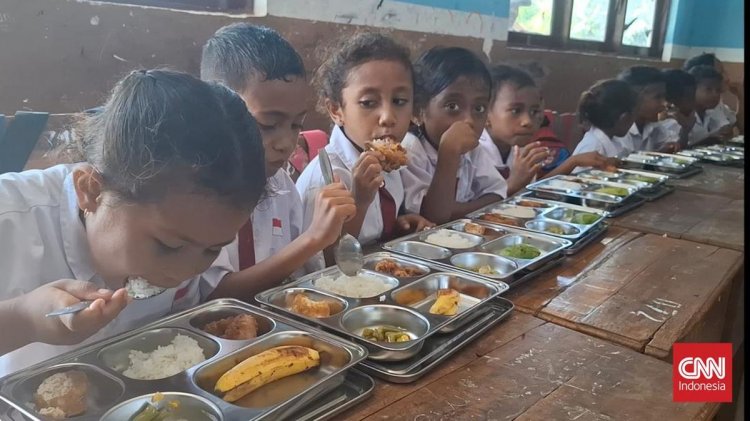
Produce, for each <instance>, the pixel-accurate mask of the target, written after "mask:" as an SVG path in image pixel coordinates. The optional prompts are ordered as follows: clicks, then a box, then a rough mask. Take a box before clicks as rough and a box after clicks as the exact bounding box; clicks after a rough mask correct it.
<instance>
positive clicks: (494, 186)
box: [401, 133, 508, 213]
mask: <svg viewBox="0 0 750 421" xmlns="http://www.w3.org/2000/svg"><path fill="white" fill-rule="evenodd" d="M401 145H403V147H404V149H406V151H407V156H408V157H409V162H408V164H406V168H405V169H404V170H403V171H402V173H401V178H403V180H404V189H405V191H406V193H405V194H406V199H405V203H406V210H407V211H409V212H414V213H420V211H421V208H422V200H423V199H424V197H425V195H426V194H427V190H428V189H429V187H430V183H431V182H432V178H433V177H434V176H435V169H436V167H437V161H438V151H437V150H436V149H435V148H434V147H433V146H432V145H431V144H430V143H429V142H428V141H427V140H424V139H420V138H418V137H417V136H414V135H413V134H411V133H408V134H407V135H406V137H405V138H404V140H403V141H402V142H401ZM456 177H457V178H458V187H457V188H456V198H455V199H456V202H458V203H466V202H470V201H472V200H475V199H477V198H479V197H481V196H484V195H485V194H490V193H492V194H496V195H498V196H500V197H502V198H505V197H506V196H507V195H508V183H506V182H505V179H504V178H503V177H502V176H501V175H500V173H499V172H498V171H497V169H496V168H495V166H494V164H493V163H492V161H490V158H489V157H488V156H487V155H486V154H485V153H484V150H483V149H482V148H480V147H478V146H477V147H476V148H474V149H473V150H471V151H470V152H468V153H465V154H463V155H461V163H460V164H459V166H458V173H457V174H456Z"/></svg>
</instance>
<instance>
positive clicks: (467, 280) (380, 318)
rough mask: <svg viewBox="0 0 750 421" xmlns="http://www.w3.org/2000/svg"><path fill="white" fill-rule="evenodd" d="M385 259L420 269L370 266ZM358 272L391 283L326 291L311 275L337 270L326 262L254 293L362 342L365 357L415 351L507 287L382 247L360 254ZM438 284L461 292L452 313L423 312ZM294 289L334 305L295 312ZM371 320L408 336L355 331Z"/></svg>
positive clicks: (294, 315) (300, 317) (268, 302)
mask: <svg viewBox="0 0 750 421" xmlns="http://www.w3.org/2000/svg"><path fill="white" fill-rule="evenodd" d="M386 259H389V260H392V261H395V262H396V263H397V264H399V265H402V266H408V267H413V268H418V269H420V270H422V271H423V272H424V274H423V275H420V276H414V277H394V276H391V275H386V274H383V273H380V272H377V271H375V265H377V263H378V262H381V261H383V260H386ZM362 273H364V274H367V275H370V276H374V277H377V278H379V279H381V280H383V281H384V282H386V283H389V284H390V285H391V286H392V287H391V288H390V289H388V290H387V291H384V292H383V293H381V294H378V295H376V296H373V297H368V298H350V297H346V296H343V295H339V294H336V293H334V292H329V291H328V290H326V289H324V288H321V287H319V286H318V285H316V281H318V280H319V279H320V278H322V277H334V278H335V277H338V276H340V275H341V272H340V271H339V269H338V268H337V267H335V266H332V267H329V268H326V269H323V270H321V271H318V272H315V273H311V274H309V275H306V276H303V277H301V278H300V279H298V280H296V281H294V282H292V283H289V284H286V285H283V286H280V287H276V288H272V289H269V290H267V291H263V292H261V293H259V294H257V295H256V296H255V299H256V300H257V301H258V302H259V303H261V305H262V306H265V307H268V308H270V309H271V310H272V311H274V312H280V313H282V314H285V315H288V316H290V317H292V318H295V319H297V320H301V321H304V322H306V323H310V324H313V325H315V326H318V327H320V328H323V329H325V330H327V331H330V332H335V333H336V334H338V335H343V336H344V337H346V338H348V339H351V340H353V341H356V342H357V343H359V344H362V345H364V346H366V347H367V349H368V351H369V356H368V357H369V358H370V359H377V360H390V361H395V360H403V359H406V358H410V357H411V356H412V355H414V354H415V353H417V352H418V351H419V348H420V347H421V346H422V345H423V343H424V339H425V338H428V337H430V336H431V335H433V334H435V333H437V332H443V333H446V332H452V331H454V330H456V329H457V328H459V327H461V325H462V324H463V323H465V322H468V321H469V320H470V319H471V318H472V317H473V315H474V310H475V309H476V308H479V307H480V306H481V305H482V304H484V303H486V302H487V301H488V300H490V299H492V298H493V297H495V296H497V295H498V294H501V293H503V292H505V291H506V290H507V289H508V285H507V284H505V283H504V282H496V281H492V280H489V279H485V278H482V277H480V276H477V275H475V274H471V273H463V272H460V271H455V270H451V269H449V268H445V267H442V266H440V265H436V264H434V263H431V262H425V261H420V260H417V259H411V258H408V257H404V256H400V255H396V254H393V253H387V252H379V253H374V254H370V255H367V256H365V258H364V268H363V270H362ZM441 288H453V289H455V290H457V291H458V292H459V293H460V294H461V298H460V302H459V313H458V314H456V315H454V316H442V315H435V314H430V313H429V308H430V307H431V305H432V303H433V302H434V301H435V299H434V293H435V292H436V291H437V290H438V289H441ZM298 293H304V294H305V295H307V297H308V298H310V299H313V300H315V301H323V300H325V301H328V302H331V303H334V305H335V307H337V308H338V309H339V311H338V312H336V313H335V314H333V315H331V316H330V317H323V318H315V317H309V316H306V315H303V314H298V313H296V312H294V311H293V310H292V309H291V308H290V307H291V305H290V304H291V302H290V298H292V297H293V295H294V294H298ZM415 293H416V294H419V297H420V298H419V299H415V298H414V296H413V295H412V296H411V297H409V295H411V294H415ZM376 325H391V326H397V327H401V328H405V329H407V330H408V331H409V333H410V334H411V335H410V336H412V338H413V340H411V341H407V342H401V343H387V342H374V341H370V340H367V339H364V338H363V337H361V336H360V334H361V331H362V329H363V328H365V327H370V326H376Z"/></svg>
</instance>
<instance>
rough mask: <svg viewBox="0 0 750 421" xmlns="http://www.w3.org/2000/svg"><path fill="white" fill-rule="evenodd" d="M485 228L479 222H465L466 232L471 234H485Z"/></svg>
mask: <svg viewBox="0 0 750 421" xmlns="http://www.w3.org/2000/svg"><path fill="white" fill-rule="evenodd" d="M485 231H486V230H485V228H484V227H483V226H481V225H479V224H475V223H473V222H467V223H465V224H464V232H468V233H469V234H476V235H484V232H485Z"/></svg>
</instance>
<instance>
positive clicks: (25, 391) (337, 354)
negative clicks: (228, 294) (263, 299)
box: [0, 299, 367, 421]
mask: <svg viewBox="0 0 750 421" xmlns="http://www.w3.org/2000/svg"><path fill="white" fill-rule="evenodd" d="M237 314H251V315H252V316H253V317H254V318H255V319H256V321H257V322H258V336H257V337H256V338H254V339H250V340H227V339H222V338H218V337H215V336H213V335H210V334H208V333H206V332H204V331H203V330H202V329H201V328H202V327H203V326H204V325H205V324H206V323H208V322H210V321H214V320H218V319H220V318H224V317H228V316H232V315H237ZM177 334H182V335H185V336H189V337H191V338H193V339H195V340H196V341H197V342H198V344H199V345H200V346H201V348H202V349H203V351H204V355H205V356H206V357H208V358H207V359H206V360H205V361H203V362H201V363H200V364H197V365H195V366H193V367H191V368H189V369H188V370H186V371H183V372H181V373H178V374H175V375H173V376H170V377H166V378H163V379H158V380H135V379H131V378H128V377H127V376H125V375H124V374H122V372H121V371H122V370H123V369H124V368H125V367H123V366H122V365H123V364H127V361H128V353H129V350H133V349H135V350H140V351H152V350H154V349H155V348H156V347H157V346H159V345H166V344H168V343H169V342H171V340H172V339H173V338H174V337H175V336H176V335H177ZM293 344H294V345H303V346H308V347H311V348H314V349H317V350H318V351H319V352H320V353H321V365H320V367H318V368H315V369H312V370H309V371H306V372H304V373H300V374H297V375H294V376H289V377H286V378H283V379H280V380H277V381H275V382H273V383H270V384H268V385H265V386H263V387H262V388H260V389H258V390H256V391H255V392H253V393H250V394H249V395H247V396H246V397H244V398H242V399H240V400H239V401H237V402H235V403H228V402H225V401H224V400H222V399H221V398H220V397H219V396H217V395H215V394H214V393H213V385H214V383H215V380H216V379H217V378H218V377H219V376H220V375H221V374H223V373H224V372H225V371H226V370H228V369H229V368H231V367H233V366H234V365H235V364H236V363H237V362H239V361H242V360H244V359H245V358H247V357H249V356H251V355H255V354H257V353H259V352H262V351H264V350H266V349H269V348H272V347H275V346H281V345H293ZM366 357H367V350H366V349H365V348H364V347H362V346H360V345H357V344H353V343H350V342H347V341H345V340H342V339H340V338H338V337H336V336H334V335H330V334H328V333H325V332H321V331H319V330H316V329H311V328H310V327H308V326H306V325H305V324H303V323H299V322H296V321H294V320H291V319H289V318H286V317H283V316H279V315H276V314H274V313H272V312H269V311H267V310H264V309H261V308H258V307H255V306H252V305H249V304H245V303H243V302H241V301H238V300H233V299H221V300H214V301H210V302H208V303H205V304H202V305H200V306H197V307H195V308H193V309H190V310H186V311H183V312H181V313H178V314H175V315H172V316H169V317H166V318H164V319H162V320H159V321H156V322H154V323H151V324H148V325H146V326H144V327H142V328H139V329H135V330H132V331H130V332H126V333H123V334H121V335H117V336H114V337H112V338H109V339H105V340H102V341H99V342H96V343H93V344H90V345H87V346H84V347H82V348H81V349H78V350H75V351H72V352H69V353H66V354H63V355H61V356H59V357H56V358H53V359H51V360H48V361H45V362H42V363H40V364H37V365H35V366H33V367H30V368H29V369H26V370H23V371H22V372H19V373H14V374H11V375H9V376H6V377H5V378H3V379H0V393H1V394H3V395H5V396H7V397H8V398H9V399H10V400H11V401H12V402H13V403H14V404H15V405H16V406H17V407H21V408H28V409H30V411H29V412H31V413H32V414H36V410H35V408H33V406H32V407H31V408H29V406H28V404H29V403H30V402H31V401H32V399H33V393H34V392H35V391H36V388H37V387H38V385H39V384H40V383H41V382H42V380H43V379H44V378H46V377H47V376H49V375H51V374H53V373H55V372H59V371H63V370H68V369H78V370H82V371H84V372H86V374H87V376H88V378H89V384H90V387H89V391H90V394H89V405H88V407H89V409H88V410H87V412H86V413H85V415H83V416H79V417H75V419H76V420H81V421H83V420H99V419H103V420H113V421H114V420H118V421H119V420H122V419H128V418H129V417H130V416H132V415H133V413H131V409H132V412H135V411H137V410H138V409H139V408H140V407H141V405H142V404H143V403H144V402H146V401H148V400H149V399H150V396H151V395H152V394H153V393H155V392H157V391H158V392H163V393H165V394H169V393H172V394H174V395H175V397H176V398H179V400H181V401H183V400H184V401H185V402H187V406H186V405H182V406H181V408H186V409H185V410H193V411H194V412H193V414H195V413H196V412H197V413H199V415H198V416H202V417H204V418H205V419H211V417H213V419H218V420H235V419H243V420H247V419H252V420H258V419H293V418H290V417H292V415H293V414H295V413H299V412H300V411H303V410H304V408H306V407H308V406H309V405H310V404H313V403H315V402H318V401H319V399H321V397H322V396H323V395H326V394H327V393H328V392H331V391H333V390H335V389H337V388H339V387H340V386H341V385H342V384H343V383H344V381H345V376H346V373H347V371H348V370H349V369H350V368H352V367H353V366H354V365H356V364H357V363H358V362H360V361H362V360H363V359H365V358H366ZM139 399H140V400H139ZM121 409H122V410H125V412H120V410H121ZM12 411H13V410H12ZM105 413H111V414H112V415H111V416H109V417H105V416H104V414H105ZM177 415H180V416H184V414H177ZM209 415H210V416H209ZM14 416H17V411H15V412H14V413H11V414H4V415H3V417H4V418H3V419H5V418H7V419H11V420H13V419H18V418H13V417H14ZM20 419H22V418H20Z"/></svg>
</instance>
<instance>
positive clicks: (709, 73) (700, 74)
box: [688, 65, 724, 85]
mask: <svg viewBox="0 0 750 421" xmlns="http://www.w3.org/2000/svg"><path fill="white" fill-rule="evenodd" d="M688 73H690V74H691V75H692V76H693V77H694V78H695V83H696V84H698V85H700V84H702V83H704V82H707V81H714V82H719V83H721V82H723V81H724V76H722V75H721V72H719V71H718V70H716V68H715V67H714V66H707V65H699V66H695V67H693V68H691V69H690V70H689V71H688Z"/></svg>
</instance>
